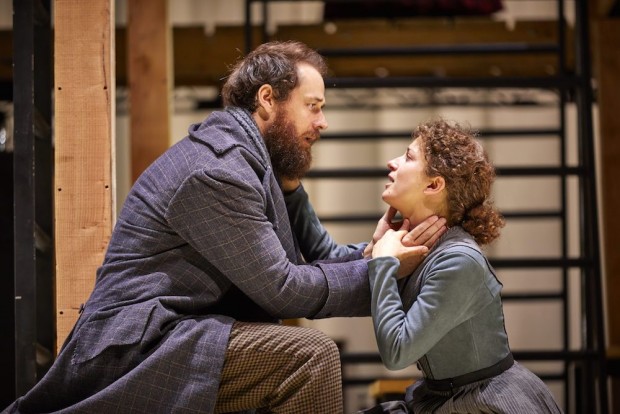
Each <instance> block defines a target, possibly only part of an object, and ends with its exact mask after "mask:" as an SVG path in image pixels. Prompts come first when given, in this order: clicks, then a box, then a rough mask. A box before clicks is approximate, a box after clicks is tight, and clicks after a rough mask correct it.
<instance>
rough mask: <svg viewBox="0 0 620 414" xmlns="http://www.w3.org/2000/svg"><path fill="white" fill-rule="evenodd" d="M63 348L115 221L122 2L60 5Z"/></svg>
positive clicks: (58, 196)
mask: <svg viewBox="0 0 620 414" xmlns="http://www.w3.org/2000/svg"><path fill="white" fill-rule="evenodd" d="M54 16H55V17H54V19H55V24H54V27H55V35H54V56H55V57H54V105H55V167H56V169H55V174H54V178H55V223H56V229H55V231H56V312H57V315H56V317H57V319H56V321H57V338H56V344H57V347H60V345H61V344H62V343H63V341H64V340H65V338H66V336H67V335H68V333H69V332H70V330H71V328H72V327H73V325H74V323H75V321H76V319H77V317H78V314H79V309H80V304H81V303H83V302H85V301H86V299H87V298H88V296H89V295H90V292H91V291H92V288H93V285H94V280H95V272H96V269H97V268H98V267H99V266H100V265H101V263H102V261H103V256H104V253H105V249H106V247H107V243H108V241H109V238H110V234H111V230H112V222H113V217H114V209H113V206H114V202H113V201H114V200H113V198H114V197H113V194H114V191H113V188H112V187H113V182H114V154H113V152H114V129H115V91H116V90H115V86H114V84H115V82H114V80H115V70H114V59H113V56H114V1H113V0H90V1H83V2H82V1H72V0H55V1H54Z"/></svg>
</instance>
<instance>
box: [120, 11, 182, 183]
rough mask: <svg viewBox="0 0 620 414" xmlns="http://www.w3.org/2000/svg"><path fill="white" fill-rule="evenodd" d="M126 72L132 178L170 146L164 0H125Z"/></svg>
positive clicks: (169, 63) (169, 65) (169, 82)
mask: <svg viewBox="0 0 620 414" xmlns="http://www.w3.org/2000/svg"><path fill="white" fill-rule="evenodd" d="M127 13H128V23H127V27H128V31H127V41H128V50H127V55H128V61H127V63H128V65H127V68H128V74H129V101H130V137H131V171H132V179H133V181H135V180H136V178H138V176H139V175H140V174H141V173H142V171H144V169H145V168H146V167H148V166H149V165H150V164H151V163H152V162H153V161H154V160H155V159H156V158H157V157H159V156H160V155H161V154H162V153H163V152H164V151H165V150H166V149H167V148H168V147H169V146H170V111H171V108H172V101H171V96H172V93H171V90H172V81H173V75H172V61H171V56H172V53H171V51H170V49H171V30H170V26H169V24H168V0H128V2H127Z"/></svg>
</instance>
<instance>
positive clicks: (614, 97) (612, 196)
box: [594, 19, 620, 359]
mask: <svg viewBox="0 0 620 414" xmlns="http://www.w3.org/2000/svg"><path fill="white" fill-rule="evenodd" d="M595 24H596V26H595V28H594V34H595V36H594V46H595V47H594V52H595V53H594V55H595V64H596V65H595V66H596V78H597V81H598V104H599V105H598V107H599V120H600V122H599V136H600V157H601V158H600V160H601V168H600V182H601V188H602V191H601V200H602V210H603V217H602V229H603V246H604V249H605V263H604V267H605V277H606V279H605V285H606V292H607V329H608V341H609V346H610V350H609V354H610V356H612V357H614V358H616V359H620V302H619V301H618V300H617V293H618V292H620V255H618V254H617V252H618V246H620V215H618V211H620V186H618V185H617V184H616V183H615V180H616V179H617V177H620V140H618V137H620V117H618V113H620V96H619V95H618V90H620V49H619V48H618V45H619V44H620V19H599V20H598V21H596V23H595Z"/></svg>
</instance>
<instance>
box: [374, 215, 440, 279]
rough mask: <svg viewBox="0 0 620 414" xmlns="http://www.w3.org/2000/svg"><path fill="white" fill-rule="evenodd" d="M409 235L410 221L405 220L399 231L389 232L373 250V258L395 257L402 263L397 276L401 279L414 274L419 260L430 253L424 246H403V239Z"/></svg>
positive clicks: (390, 230)
mask: <svg viewBox="0 0 620 414" xmlns="http://www.w3.org/2000/svg"><path fill="white" fill-rule="evenodd" d="M408 233H409V220H407V219H405V220H403V223H402V226H401V227H400V229H399V230H397V231H395V230H392V229H389V230H387V231H386V232H385V234H384V235H383V237H381V239H379V240H378V241H377V243H375V246H374V248H373V249H372V257H373V258H375V257H381V256H393V257H395V258H397V259H398V260H399V261H400V267H399V269H398V275H397V277H398V278H399V279H400V278H402V277H405V276H408V275H410V274H411V273H413V271H414V270H415V268H416V267H417V265H419V263H420V262H421V261H422V260H421V259H420V260H418V258H423V257H424V255H425V254H426V253H428V247H426V246H423V245H418V246H405V245H404V244H403V238H404V237H406V236H407V234H408ZM412 264H413V265H412Z"/></svg>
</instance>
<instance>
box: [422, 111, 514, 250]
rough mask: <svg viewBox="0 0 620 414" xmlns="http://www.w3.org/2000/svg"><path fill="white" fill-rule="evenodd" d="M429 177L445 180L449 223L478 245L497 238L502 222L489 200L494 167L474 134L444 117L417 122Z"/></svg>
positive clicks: (503, 222) (502, 219)
mask: <svg viewBox="0 0 620 414" xmlns="http://www.w3.org/2000/svg"><path fill="white" fill-rule="evenodd" d="M412 136H413V138H414V139H416V138H420V148H421V149H422V152H423V153H424V157H425V159H426V163H427V168H426V171H425V173H426V175H427V176H429V177H437V176H441V177H443V178H444V179H445V180H446V189H447V195H448V197H447V201H448V217H446V219H447V221H448V223H447V224H448V226H455V225H460V226H461V227H463V229H465V231H467V232H468V233H469V234H471V235H472V237H473V238H474V239H475V240H476V242H477V243H478V244H480V245H484V244H488V243H490V242H492V241H493V240H495V239H496V238H497V237H499V234H500V229H501V228H502V227H503V226H504V224H505V221H504V218H503V217H502V215H501V214H500V213H499V212H498V211H497V209H496V208H495V207H494V205H493V202H492V201H491V200H490V196H491V186H492V184H493V181H494V180H495V168H494V167H493V165H492V164H491V162H490V161H489V159H488V156H487V153H486V151H485V150H484V148H483V147H482V145H481V144H480V142H479V141H478V140H477V139H476V138H475V134H474V133H472V132H471V131H470V130H469V129H466V128H464V127H462V126H460V125H459V124H456V123H455V124H450V123H448V122H447V121H445V120H443V119H438V120H433V121H430V122H427V123H423V124H420V125H418V127H416V129H415V130H414V131H413V134H412Z"/></svg>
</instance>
